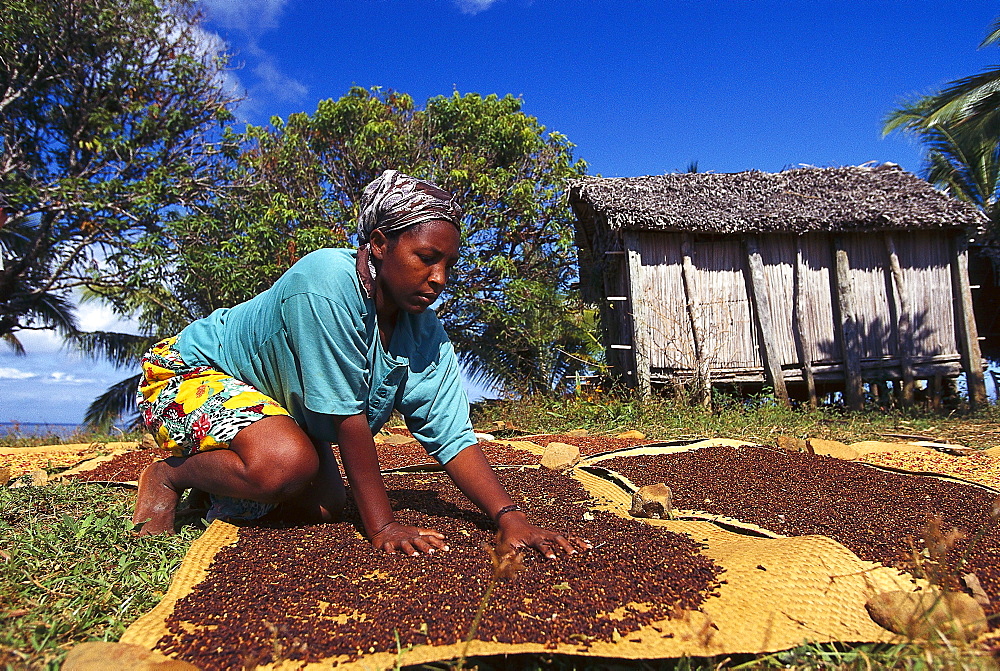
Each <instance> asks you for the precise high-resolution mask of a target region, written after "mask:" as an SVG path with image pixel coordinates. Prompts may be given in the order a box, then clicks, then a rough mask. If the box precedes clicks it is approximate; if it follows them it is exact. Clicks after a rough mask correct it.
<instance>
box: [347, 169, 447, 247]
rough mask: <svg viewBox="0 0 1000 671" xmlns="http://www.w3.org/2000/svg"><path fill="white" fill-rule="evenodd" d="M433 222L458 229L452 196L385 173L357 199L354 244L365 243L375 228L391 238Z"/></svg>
mask: <svg viewBox="0 0 1000 671" xmlns="http://www.w3.org/2000/svg"><path fill="white" fill-rule="evenodd" d="M434 219H440V220H442V221H447V222H449V223H450V224H451V225H453V226H454V227H455V228H461V219H462V208H461V207H459V205H458V202H457V201H456V200H455V197H454V196H452V195H451V194H450V193H448V192H447V191H445V190H444V189H442V188H440V187H439V186H438V185H436V184H433V183H431V182H427V181H424V180H422V179H416V178H415V177H410V176H409V175H404V174H403V173H401V172H399V171H397V170H386V171H385V172H383V173H382V174H381V175H380V176H379V177H378V178H377V179H376V180H375V181H373V182H372V183H371V184H369V185H368V186H366V187H365V191H364V194H362V196H361V212H360V214H359V216H358V245H361V246H363V245H366V244H368V241H369V240H370V239H371V234H372V231H374V230H376V229H379V230H381V231H382V232H383V233H385V234H386V235H390V236H391V235H394V234H396V233H399V232H401V231H404V230H406V229H408V228H410V227H412V226H419V225H420V224H422V223H424V222H427V221H432V220H434Z"/></svg>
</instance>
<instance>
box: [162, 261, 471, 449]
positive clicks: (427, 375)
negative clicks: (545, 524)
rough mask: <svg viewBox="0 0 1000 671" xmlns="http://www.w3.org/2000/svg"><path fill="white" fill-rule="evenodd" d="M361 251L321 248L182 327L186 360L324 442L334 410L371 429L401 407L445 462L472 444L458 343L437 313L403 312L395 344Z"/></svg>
mask: <svg viewBox="0 0 1000 671" xmlns="http://www.w3.org/2000/svg"><path fill="white" fill-rule="evenodd" d="M356 258H357V256H356V252H354V251H351V250H347V249H321V250H319V251H315V252H313V253H312V254H309V255H308V256H305V257H304V258H302V259H301V260H300V261H299V262H298V263H296V264H295V265H294V266H292V267H291V268H290V269H289V270H288V271H287V272H286V273H285V274H284V275H282V276H281V278H280V279H278V281H277V282H275V283H274V286H272V287H271V288H270V289H268V290H267V291H264V292H263V293H261V294H259V295H257V296H255V297H254V298H252V299H250V300H249V301H247V302H246V303H241V304H240V305H237V306H235V307H232V308H223V309H221V310H216V311H215V312H213V313H212V314H211V315H209V316H208V317H205V318H204V319H199V320H198V321H196V322H194V323H192V324H191V325H190V326H188V327H187V328H185V329H184V330H183V331H182V332H181V334H180V337H179V338H178V341H177V348H178V350H179V351H180V354H181V357H182V358H183V359H184V361H185V363H187V364H189V365H207V366H210V367H212V368H215V369H217V370H221V371H223V372H225V373H227V374H229V375H232V376H233V377H235V378H237V379H239V380H242V381H244V382H246V383H247V384H249V385H251V386H253V387H254V388H256V389H258V390H259V391H262V392H264V393H265V394H267V395H268V396H270V397H271V398H273V399H274V400H276V401H278V402H279V403H280V404H281V405H282V406H283V407H284V408H285V409H286V410H288V412H289V413H291V415H292V417H293V418H294V419H295V421H296V422H298V423H299V426H301V427H303V428H304V429H305V431H306V433H308V434H309V435H310V436H312V437H313V438H316V439H319V440H326V441H330V442H334V443H335V442H337V435H336V429H335V428H334V423H333V416H334V415H358V414H361V413H365V414H366V415H367V418H368V425H369V426H370V427H371V430H372V432H373V433H375V432H377V431H378V430H379V429H381V428H382V425H383V424H385V422H386V421H387V420H388V419H389V415H390V414H391V413H392V410H393V409H394V408H395V409H397V410H399V411H400V413H402V415H403V417H404V418H405V419H406V426H407V427H408V428H409V429H410V431H411V433H413V435H414V436H415V437H416V438H417V440H419V441H420V443H421V444H422V445H423V446H424V448H425V449H426V450H427V453H428V454H429V455H430V456H432V457H433V458H434V459H436V460H437V461H439V462H440V463H446V462H447V461H449V460H450V459H451V458H452V457H454V456H455V455H456V454H458V453H459V452H460V451H461V450H462V449H463V448H466V447H468V446H470V445H473V444H475V443H476V437H475V434H474V433H473V432H472V424H471V422H470V421H469V400H468V398H467V397H466V395H465V390H464V389H463V387H462V381H461V378H460V376H459V369H458V361H457V358H456V356H455V350H454V348H453V347H452V345H451V341H449V340H448V336H447V335H446V334H445V332H444V329H443V328H442V327H441V322H440V321H438V318H437V315H436V314H435V313H434V311H433V310H430V309H428V310H426V311H424V312H422V313H420V314H410V313H408V312H402V311H400V313H399V317H398V320H397V322H396V328H395V330H394V331H393V334H392V340H391V341H390V343H389V351H388V352H386V351H385V349H384V348H383V347H382V343H381V339H380V338H379V336H378V328H377V326H378V325H377V322H376V318H375V302H374V301H373V300H372V299H370V298H366V297H365V296H364V294H363V292H362V289H361V283H360V280H359V279H358V276H357V271H356V270H355V267H356V266H355V263H356Z"/></svg>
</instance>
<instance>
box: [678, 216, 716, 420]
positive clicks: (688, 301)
mask: <svg viewBox="0 0 1000 671" xmlns="http://www.w3.org/2000/svg"><path fill="white" fill-rule="evenodd" d="M693 254H694V252H693V245H692V244H691V235H690V234H688V233H685V234H684V235H683V236H681V276H682V277H683V279H684V304H685V307H686V309H687V316H688V320H689V321H690V322H691V333H692V336H693V339H694V358H695V366H696V367H697V371H698V376H697V385H698V390H697V395H698V400H699V401H700V402H701V404H702V405H704V406H709V405H711V404H712V378H711V372H710V370H709V361H708V357H707V356H706V352H705V334H704V333H703V332H702V329H701V324H700V322H699V317H700V313H701V306H700V305H699V302H698V292H697V289H696V287H695V285H694V275H695V272H696V271H695V267H694V262H693V261H692V260H691V257H692V256H693Z"/></svg>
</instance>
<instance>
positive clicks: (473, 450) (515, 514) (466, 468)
mask: <svg viewBox="0 0 1000 671" xmlns="http://www.w3.org/2000/svg"><path fill="white" fill-rule="evenodd" d="M444 469H445V471H447V472H448V475H449V476H451V479H452V480H453V481H454V482H455V484H456V485H457V486H458V488H459V489H461V490H462V493H463V494H465V495H466V496H467V497H469V500H471V501H472V502H473V503H475V504H476V505H477V506H479V508H480V509H481V510H482V511H483V512H484V513H486V514H487V515H489V516H490V518H491V519H493V520H495V521H496V523H497V526H498V527H499V528H500V533H499V534H498V536H497V546H498V548H501V549H502V552H501V553H503V552H509V551H510V550H512V549H514V548H521V547H532V548H534V549H536V550H538V551H539V552H540V553H542V554H543V555H545V556H546V557H548V558H549V559H555V557H556V554H555V550H556V549H561V550H562V551H563V552H566V553H567V554H572V553H574V552H576V551H577V550H586V549H587V542H586V541H583V540H580V539H578V538H569V539H567V538H566V537H565V536H563V535H562V534H557V533H554V532H552V531H549V530H547V529H543V528H541V527H537V526H535V525H534V524H531V523H530V522H528V518H527V516H526V515H525V514H524V512H523V511H520V510H515V511H511V512H506V513H504V514H503V515H501V516H500V519H497V518H496V516H497V513H498V512H500V511H501V510H503V509H504V508H507V507H508V506H511V505H513V503H514V502H513V501H512V500H511V498H510V495H509V494H508V493H507V490H506V489H504V487H503V485H502V484H500V481H499V480H497V476H496V473H494V472H493V469H492V468H491V467H490V464H489V462H488V461H487V460H486V456H485V455H484V454H483V451H482V450H481V449H480V448H479V446H478V445H470V446H469V447H467V448H465V449H464V450H462V451H461V452H459V453H458V454H457V455H455V456H454V457H453V458H452V459H451V460H450V461H448V462H447V463H446V464H445V465H444Z"/></svg>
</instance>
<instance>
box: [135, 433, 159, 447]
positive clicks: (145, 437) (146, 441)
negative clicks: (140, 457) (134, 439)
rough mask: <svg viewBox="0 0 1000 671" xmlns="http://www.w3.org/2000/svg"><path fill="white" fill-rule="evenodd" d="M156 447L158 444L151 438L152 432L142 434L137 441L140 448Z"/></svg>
mask: <svg viewBox="0 0 1000 671" xmlns="http://www.w3.org/2000/svg"><path fill="white" fill-rule="evenodd" d="M157 447H159V446H158V445H157V444H156V439H155V438H153V434H151V433H144V434H142V440H141V441H139V449H140V450H155V449H156V448H157Z"/></svg>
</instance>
